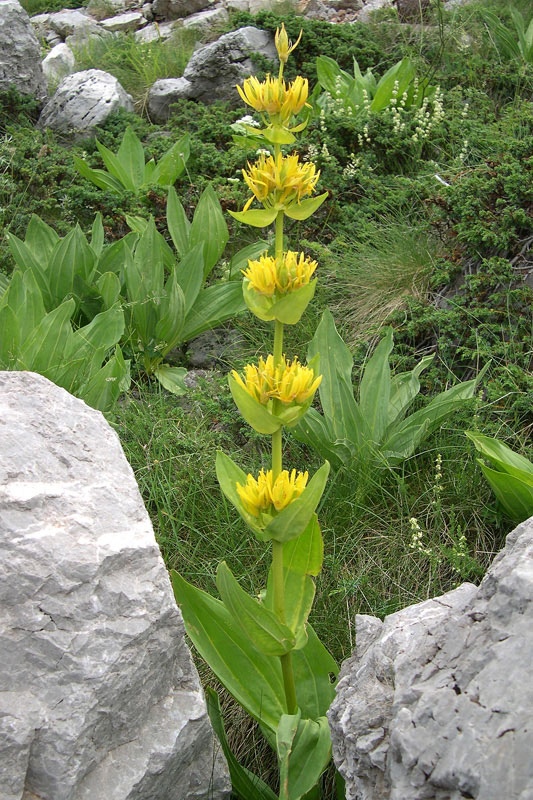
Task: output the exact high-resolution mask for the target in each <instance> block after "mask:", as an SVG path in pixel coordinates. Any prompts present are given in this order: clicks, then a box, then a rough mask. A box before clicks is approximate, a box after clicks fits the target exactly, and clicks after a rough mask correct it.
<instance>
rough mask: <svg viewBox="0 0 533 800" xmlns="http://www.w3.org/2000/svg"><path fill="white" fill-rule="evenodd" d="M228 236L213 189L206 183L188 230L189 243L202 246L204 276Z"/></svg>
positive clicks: (216, 258)
mask: <svg viewBox="0 0 533 800" xmlns="http://www.w3.org/2000/svg"><path fill="white" fill-rule="evenodd" d="M228 238H229V231H228V226H227V225H226V220H225V219H224V214H223V212H222V208H221V206H220V202H219V200H218V197H217V195H216V192H215V190H214V189H213V187H212V186H211V184H208V185H207V186H206V188H205V189H204V191H203V192H202V196H201V197H200V200H199V201H198V205H197V206H196V210H195V212H194V217H193V220H192V223H191V227H190V230H189V245H190V247H194V246H195V245H197V244H200V243H201V244H203V247H204V278H207V276H208V275H209V273H210V272H211V270H212V269H213V267H214V266H215V264H216V263H217V261H218V259H219V258H220V256H221V255H222V253H223V252H224V248H225V247H226V243H227V241H228Z"/></svg>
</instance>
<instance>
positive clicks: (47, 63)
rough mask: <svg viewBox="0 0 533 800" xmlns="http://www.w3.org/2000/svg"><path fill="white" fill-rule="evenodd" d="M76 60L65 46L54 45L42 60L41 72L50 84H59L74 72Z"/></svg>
mask: <svg viewBox="0 0 533 800" xmlns="http://www.w3.org/2000/svg"><path fill="white" fill-rule="evenodd" d="M75 65H76V59H75V58H74V53H73V52H72V50H71V49H70V47H68V45H66V44H63V43H62V44H56V46H55V47H53V48H52V49H51V50H50V52H49V53H48V55H47V56H46V58H45V59H44V60H43V72H44V74H45V75H46V78H47V80H48V81H49V82H51V83H59V81H61V80H62V79H63V78H65V77H66V76H67V75H70V74H71V73H72V72H74V69H75Z"/></svg>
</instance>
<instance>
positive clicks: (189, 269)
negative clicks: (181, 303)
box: [175, 244, 204, 316]
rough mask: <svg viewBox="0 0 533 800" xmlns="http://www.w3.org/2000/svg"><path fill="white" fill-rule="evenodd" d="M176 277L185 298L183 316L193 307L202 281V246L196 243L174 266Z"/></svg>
mask: <svg viewBox="0 0 533 800" xmlns="http://www.w3.org/2000/svg"><path fill="white" fill-rule="evenodd" d="M175 274H176V279H177V281H178V283H179V285H180V286H181V289H182V292H183V296H184V298H185V316H187V315H188V313H189V312H190V310H191V309H192V308H193V306H194V303H195V301H196V298H197V297H198V294H199V292H200V289H201V288H202V283H203V282H204V256H203V247H202V245H201V244H197V245H196V246H195V247H193V249H192V250H190V251H189V252H188V253H186V254H185V255H184V256H183V258H182V259H181V261H180V262H179V264H176V267H175Z"/></svg>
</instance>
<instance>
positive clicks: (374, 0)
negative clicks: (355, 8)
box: [357, 0, 393, 22]
mask: <svg viewBox="0 0 533 800" xmlns="http://www.w3.org/2000/svg"><path fill="white" fill-rule="evenodd" d="M381 8H393V5H392V0H366V3H365V4H364V6H363V8H362V9H361V11H360V12H359V13H358V15H357V21H358V22H371V21H372V18H373V16H374V11H378V10H379V9H381Z"/></svg>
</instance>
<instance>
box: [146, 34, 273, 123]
mask: <svg viewBox="0 0 533 800" xmlns="http://www.w3.org/2000/svg"><path fill="white" fill-rule="evenodd" d="M252 53H260V54H261V55H263V56H265V57H266V58H269V59H271V60H272V61H275V60H276V58H277V53H276V47H275V45H274V37H273V36H272V34H271V33H269V32H267V31H262V30H259V28H255V27H253V26H252V25H248V26H246V27H245V28H239V29H238V30H236V31H232V32H231V33H226V34H225V35H224V36H221V37H220V39H217V41H216V42H212V44H208V45H205V46H204V47H200V48H199V49H198V50H196V52H194V53H193V55H192V57H191V59H190V61H189V63H188V64H187V66H186V68H185V71H184V73H183V77H182V78H177V79H173V80H174V81H176V82H175V83H173V84H172V85H170V84H169V80H168V79H167V80H166V81H162V80H161V81H156V82H155V83H154V85H153V86H152V88H151V89H150V92H149V95H148V112H149V114H150V116H151V118H152V119H153V120H154V121H155V122H164V121H165V120H166V119H168V115H169V106H170V105H171V104H172V103H175V102H178V101H179V100H181V99H184V98H187V99H192V100H199V101H200V102H202V103H206V104H207V105H209V104H211V103H214V102H216V101H217V100H220V101H225V102H229V103H230V104H231V105H233V106H237V105H239V104H241V103H242V100H241V99H240V98H239V95H238V94H237V90H236V89H235V84H237V83H242V81H243V80H244V79H245V78H247V77H248V76H249V75H253V74H254V71H255V70H254V65H253V62H252V60H251V58H250V56H251V54H252ZM177 81H179V83H177Z"/></svg>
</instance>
